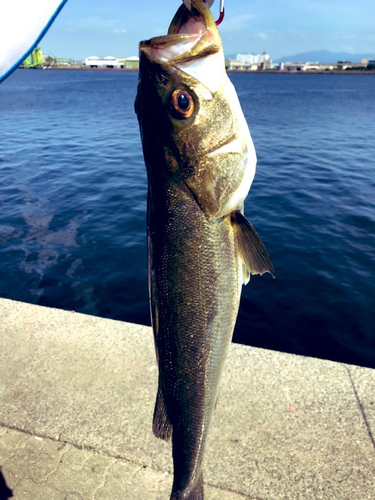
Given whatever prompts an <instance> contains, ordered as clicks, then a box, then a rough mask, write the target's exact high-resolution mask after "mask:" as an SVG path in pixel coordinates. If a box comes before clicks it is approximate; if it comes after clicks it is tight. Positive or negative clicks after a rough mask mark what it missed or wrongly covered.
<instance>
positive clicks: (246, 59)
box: [236, 52, 271, 67]
mask: <svg viewBox="0 0 375 500" xmlns="http://www.w3.org/2000/svg"><path fill="white" fill-rule="evenodd" d="M236 61H239V63H240V64H241V65H242V66H251V65H252V64H262V63H263V64H265V65H267V67H269V66H271V58H270V56H269V54H266V52H263V53H262V54H257V55H254V54H237V56H236Z"/></svg>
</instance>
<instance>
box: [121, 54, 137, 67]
mask: <svg viewBox="0 0 375 500" xmlns="http://www.w3.org/2000/svg"><path fill="white" fill-rule="evenodd" d="M119 63H120V65H121V68H125V69H138V67H139V57H138V56H130V57H125V58H121V59H120V58H119Z"/></svg>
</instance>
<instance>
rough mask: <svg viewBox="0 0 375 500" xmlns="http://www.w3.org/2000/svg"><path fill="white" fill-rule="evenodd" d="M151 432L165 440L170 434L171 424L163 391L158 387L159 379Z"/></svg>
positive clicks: (168, 438)
mask: <svg viewBox="0 0 375 500" xmlns="http://www.w3.org/2000/svg"><path fill="white" fill-rule="evenodd" d="M152 432H153V433H154V435H155V436H156V437H157V438H159V439H164V440H165V441H169V440H170V438H171V435H172V424H171V423H170V420H169V417H168V413H167V407H166V405H165V400H164V395H163V391H162V389H161V387H160V381H159V385H158V394H157V396H156V403H155V409H154V419H153V422H152Z"/></svg>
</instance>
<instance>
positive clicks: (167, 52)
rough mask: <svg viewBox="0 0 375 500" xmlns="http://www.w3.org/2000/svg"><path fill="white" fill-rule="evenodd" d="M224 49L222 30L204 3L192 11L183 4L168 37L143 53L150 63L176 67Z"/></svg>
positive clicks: (146, 44)
mask: <svg viewBox="0 0 375 500" xmlns="http://www.w3.org/2000/svg"><path fill="white" fill-rule="evenodd" d="M221 48H222V44H221V39H220V35H219V32H218V29H217V27H216V24H215V21H214V18H213V17H212V14H211V11H210V9H209V8H208V6H207V5H206V3H205V2H204V0H191V11H190V10H189V9H187V8H186V7H185V5H184V4H182V5H181V6H180V7H179V9H178V10H177V12H176V14H175V15H174V17H173V19H172V22H171V24H170V26H169V29H168V34H167V35H164V36H157V37H154V38H151V39H150V40H144V41H142V42H140V44H139V50H140V53H144V54H145V55H147V56H148V58H149V59H150V60H152V61H155V62H159V63H167V64H172V65H174V64H176V63H181V62H188V61H191V60H192V59H195V58H200V57H205V56H208V55H210V54H215V53H216V52H219V51H220V50H221Z"/></svg>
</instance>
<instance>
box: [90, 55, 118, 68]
mask: <svg viewBox="0 0 375 500" xmlns="http://www.w3.org/2000/svg"><path fill="white" fill-rule="evenodd" d="M85 66H86V67H87V68H119V67H120V63H119V60H118V59H117V58H116V57H113V56H106V57H98V56H90V57H86V59H85Z"/></svg>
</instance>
